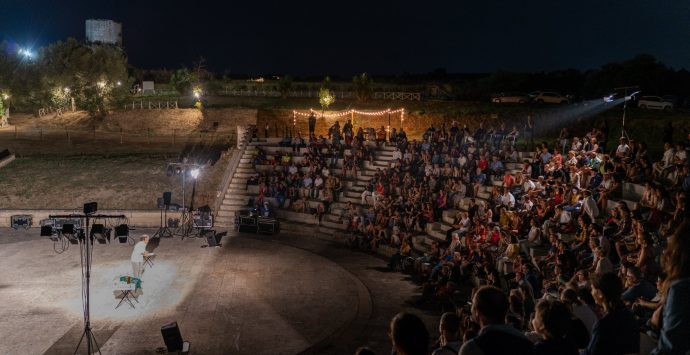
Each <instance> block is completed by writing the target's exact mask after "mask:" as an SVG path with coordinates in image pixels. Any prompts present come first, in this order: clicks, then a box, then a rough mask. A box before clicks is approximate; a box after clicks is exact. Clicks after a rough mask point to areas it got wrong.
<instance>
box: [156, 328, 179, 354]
mask: <svg viewBox="0 0 690 355" xmlns="http://www.w3.org/2000/svg"><path fill="white" fill-rule="evenodd" d="M161 334H162V335H163V341H164V342H165V346H166V347H167V348H168V352H169V353H172V352H175V351H181V350H182V343H183V341H182V335H181V334H180V328H179V327H178V326H177V322H172V323H168V324H166V325H164V326H162V327H161Z"/></svg>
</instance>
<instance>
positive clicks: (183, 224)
mask: <svg viewBox="0 0 690 355" xmlns="http://www.w3.org/2000/svg"><path fill="white" fill-rule="evenodd" d="M195 192H196V178H195V179H194V184H192V199H191V200H190V201H189V209H188V210H185V211H182V217H180V227H178V228H177V230H176V231H175V235H179V236H181V237H182V239H183V240H184V238H189V237H198V236H199V232H198V231H197V232H195V231H194V216H193V215H192V210H194V194H195Z"/></svg>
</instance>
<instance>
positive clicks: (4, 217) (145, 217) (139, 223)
mask: <svg viewBox="0 0 690 355" xmlns="http://www.w3.org/2000/svg"><path fill="white" fill-rule="evenodd" d="M73 213H74V214H81V213H82V211H79V210H0V228H7V227H11V218H12V216H14V215H30V216H32V217H33V221H32V227H39V226H40V221H41V220H42V219H46V218H48V216H49V215H65V214H73ZM98 213H99V214H109V215H120V214H121V215H125V216H126V217H127V218H128V220H129V225H130V226H131V227H142V228H143V227H148V228H151V227H154V228H155V227H158V226H159V225H160V211H159V210H103V211H98ZM168 218H180V212H168Z"/></svg>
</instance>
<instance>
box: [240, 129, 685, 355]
mask: <svg viewBox="0 0 690 355" xmlns="http://www.w3.org/2000/svg"><path fill="white" fill-rule="evenodd" d="M310 131H311V129H310ZM532 131H533V130H532V127H531V122H530V121H528V124H527V125H526V127H525V129H523V130H518V129H517V128H516V127H515V126H514V127H513V128H512V129H507V128H506V127H505V125H504V124H501V125H500V126H499V127H496V128H492V127H488V128H485V127H483V125H480V126H479V128H478V129H476V130H474V131H470V129H469V128H468V127H460V126H459V125H458V124H456V123H455V122H454V123H453V124H452V125H451V126H450V127H445V126H444V127H441V128H436V127H433V126H432V127H430V128H429V129H427V130H426V131H425V133H424V135H423V137H422V139H420V140H419V141H418V140H416V139H412V140H410V139H408V137H407V136H406V134H405V132H404V131H403V130H402V129H400V130H399V131H396V130H395V129H391V130H390V131H387V130H385V129H384V127H381V128H379V129H377V130H369V131H368V132H367V133H366V134H365V132H364V131H363V129H362V128H359V129H358V130H357V131H356V133H355V131H354V129H353V127H352V124H351V123H350V122H349V121H348V122H347V123H346V124H345V125H344V126H343V127H342V129H341V128H340V125H339V124H337V123H336V125H334V126H333V127H331V129H330V130H329V133H328V137H327V138H326V137H322V136H319V137H316V136H315V135H314V134H313V132H310V136H309V138H308V141H305V140H304V139H303V138H301V135H299V134H297V135H296V137H293V138H287V139H285V140H284V141H283V142H282V144H281V145H284V146H285V147H286V148H288V147H289V148H291V151H292V152H293V153H292V154H290V152H289V151H286V152H285V153H281V154H280V155H279V156H275V157H273V158H272V159H271V158H270V157H267V156H266V153H263V152H262V151H260V152H259V154H258V155H257V158H256V160H255V164H267V163H268V164H271V165H273V168H272V169H271V170H270V172H268V173H262V174H260V175H259V176H257V177H255V178H254V179H252V180H251V181H250V182H249V183H251V184H258V185H259V197H258V199H259V200H260V201H259V202H261V200H262V199H264V198H265V197H275V198H276V200H277V201H278V204H279V205H281V207H289V208H292V209H293V210H296V211H302V212H306V211H309V212H312V213H313V214H314V215H316V216H317V217H318V218H322V217H323V216H324V215H329V214H330V215H335V216H337V218H338V221H342V223H344V224H346V225H347V231H348V233H349V235H350V237H349V241H350V245H351V246H352V247H355V248H360V249H363V250H367V251H376V249H377V248H379V247H380V246H382V245H388V246H390V247H393V248H396V250H398V252H397V253H395V254H394V255H393V256H392V257H391V259H390V263H389V266H390V268H391V269H394V270H399V271H403V272H408V273H413V274H414V275H415V276H416V277H417V279H418V280H419V282H420V284H421V286H422V290H423V294H422V296H421V297H420V298H419V300H416V301H415V302H414V303H415V305H417V306H422V305H438V306H439V307H440V308H441V309H442V310H444V311H446V313H444V314H443V316H442V318H441V322H440V325H439V333H440V338H439V340H438V342H437V343H436V344H429V333H428V330H427V329H426V328H425V327H424V324H423V323H422V322H421V320H419V319H418V318H417V317H416V316H414V315H412V314H407V313H402V314H399V315H398V316H396V317H395V318H394V319H393V320H392V321H391V327H390V328H391V329H390V336H391V341H392V343H393V351H394V353H398V354H428V353H431V350H433V349H435V350H433V354H458V353H459V354H509V353H514V354H578V353H579V354H637V353H640V352H641V351H642V350H644V349H641V344H643V345H644V344H650V345H649V347H650V349H653V350H652V353H653V354H687V353H688V351H690V243H689V242H688V240H689V239H690V235H689V231H690V229H689V228H688V227H689V224H688V222H686V216H687V215H686V208H685V197H686V194H687V193H688V190H690V166H689V165H688V157H687V153H686V150H685V146H686V144H685V143H683V142H681V143H678V142H677V143H676V144H673V142H670V141H669V142H666V144H665V147H664V148H665V151H664V154H663V157H662V159H661V160H659V161H656V162H654V161H652V160H651V157H650V156H649V154H648V152H647V146H646V144H645V143H644V142H635V141H633V140H628V139H627V138H625V137H623V138H620V139H619V140H618V142H617V144H610V145H609V147H608V148H610V150H607V138H608V137H607V133H608V132H606V131H607V129H606V128H605V127H604V128H603V129H602V130H599V129H597V128H593V129H592V130H591V131H588V132H582V133H584V134H581V135H580V136H579V137H576V136H574V134H573V133H571V132H570V131H569V130H568V129H566V128H564V129H563V130H561V132H560V134H559V136H558V138H557V139H555V141H554V142H552V143H549V142H543V143H539V144H537V145H536V146H535V144H534V142H533V138H534V137H533V132H532ZM521 135H524V137H519V136H521ZM518 138H523V139H521V141H522V142H524V146H527V147H528V149H531V150H533V153H531V154H530V155H529V156H526V155H524V153H523V154H520V153H518V151H517V148H516V143H517V142H518ZM368 140H372V141H374V142H375V143H376V145H377V146H380V145H382V144H387V145H390V146H393V147H395V148H394V152H393V159H392V160H391V161H390V163H389V164H388V165H375V164H374V160H375V159H374V158H375V154H376V151H377V150H376V149H374V147H373V146H369V145H367V144H366V142H367V141H368ZM289 148H288V150H289ZM297 155H299V156H301V158H300V159H299V162H297V161H295V160H296V159H295V157H296V156H297ZM366 162H368V164H367V163H366ZM367 168H368V169H367ZM336 169H337V171H338V173H337V174H336V173H335V171H336ZM365 171H367V172H373V175H367V176H371V178H370V179H369V181H368V182H367V183H366V186H361V187H360V189H361V191H357V192H358V194H359V198H357V199H354V201H352V199H351V198H348V199H347V201H346V203H344V204H339V205H341V206H340V207H339V208H337V209H331V206H332V204H333V202H338V201H339V198H340V194H341V192H342V191H343V184H344V181H347V180H348V179H353V178H356V177H357V176H358V174H361V173H362V172H365ZM626 182H632V183H639V184H644V189H643V191H641V198H639V201H637V200H638V198H634V197H633V199H634V200H635V201H626V200H625V199H623V197H626V196H627V194H629V193H630V194H631V195H634V193H631V192H627V191H626V192H624V189H623V187H624V185H625V183H626ZM628 186H631V185H628ZM353 189H354V188H353ZM310 200H316V201H318V207H317V208H315V209H309V206H308V203H307V201H310ZM427 233H428V234H431V235H432V236H433V237H432V238H429V237H427ZM427 240H432V242H431V244H429V245H427V242H426V241H427ZM468 301H469V302H468ZM641 337H642V338H643V341H641ZM432 345H433V346H432ZM362 351H370V350H366V349H363V350H362Z"/></svg>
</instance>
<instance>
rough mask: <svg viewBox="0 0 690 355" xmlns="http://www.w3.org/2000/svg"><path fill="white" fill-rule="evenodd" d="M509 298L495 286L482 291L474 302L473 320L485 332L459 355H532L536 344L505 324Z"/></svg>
mask: <svg viewBox="0 0 690 355" xmlns="http://www.w3.org/2000/svg"><path fill="white" fill-rule="evenodd" d="M507 313H508V298H507V297H506V295H505V294H504V293H503V291H501V290H499V289H498V288H496V287H493V286H484V287H482V288H480V289H479V290H478V291H477V292H476V293H475V294H474V298H473V299H472V317H473V318H474V319H475V321H477V322H478V323H479V325H480V326H481V330H480V331H479V335H477V337H475V338H474V339H472V340H470V341H467V342H466V343H465V344H463V346H462V348H460V352H459V355H494V354H496V355H498V354H514V355H521V354H532V342H530V341H529V340H528V339H527V337H525V335H524V334H522V333H521V332H520V331H518V330H517V329H515V328H513V326H511V325H508V324H506V323H505V318H506V314H507Z"/></svg>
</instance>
